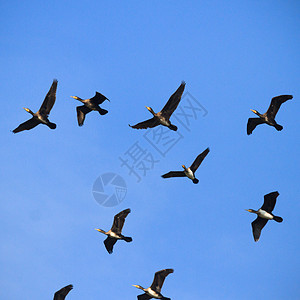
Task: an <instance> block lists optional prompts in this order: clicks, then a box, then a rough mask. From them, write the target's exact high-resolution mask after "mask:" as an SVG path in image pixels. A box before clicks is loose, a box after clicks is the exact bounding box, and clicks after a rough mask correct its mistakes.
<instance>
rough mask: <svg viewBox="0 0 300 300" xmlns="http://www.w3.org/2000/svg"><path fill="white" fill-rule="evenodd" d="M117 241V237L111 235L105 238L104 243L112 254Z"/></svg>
mask: <svg viewBox="0 0 300 300" xmlns="http://www.w3.org/2000/svg"><path fill="white" fill-rule="evenodd" d="M116 242H117V239H115V238H112V237H110V236H108V237H107V238H106V239H105V240H104V245H105V248H106V250H107V252H108V253H109V254H112V253H113V247H114V244H115V243H116Z"/></svg>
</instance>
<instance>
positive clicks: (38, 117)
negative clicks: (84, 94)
mask: <svg viewBox="0 0 300 300" xmlns="http://www.w3.org/2000/svg"><path fill="white" fill-rule="evenodd" d="M56 89H57V80H56V79H54V80H53V83H52V85H51V87H50V90H49V92H48V94H47V95H46V98H45V100H44V102H43V103H42V106H41V107H40V109H39V110H38V111H37V112H36V113H33V112H32V111H31V110H30V109H29V108H24V109H25V110H26V111H27V112H28V113H30V114H31V115H32V118H31V119H29V120H28V121H26V122H24V123H22V124H20V125H19V126H18V127H17V128H16V129H14V130H13V131H12V132H13V133H17V132H20V131H23V130H30V129H32V128H34V127H35V126H37V125H39V124H44V125H47V126H48V127H49V128H51V129H55V128H56V124H54V123H51V122H50V121H49V120H48V116H49V114H50V111H51V109H52V107H53V105H54V103H55V99H56Z"/></svg>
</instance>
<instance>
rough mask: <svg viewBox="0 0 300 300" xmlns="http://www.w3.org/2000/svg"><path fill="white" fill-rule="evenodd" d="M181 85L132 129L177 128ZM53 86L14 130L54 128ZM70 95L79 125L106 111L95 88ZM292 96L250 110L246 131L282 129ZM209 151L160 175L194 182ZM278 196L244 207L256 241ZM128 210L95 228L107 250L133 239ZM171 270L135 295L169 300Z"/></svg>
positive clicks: (61, 294)
mask: <svg viewBox="0 0 300 300" xmlns="http://www.w3.org/2000/svg"><path fill="white" fill-rule="evenodd" d="M184 88H185V82H182V83H181V84H180V86H179V87H178V89H177V90H176V91H175V93H174V94H173V95H172V96H171V97H170V98H169V100H168V102H167V103H166V104H165V106H164V107H163V108H162V110H161V111H160V112H158V113H155V112H154V111H153V109H152V108H151V107H148V106H146V108H147V109H148V110H149V112H150V113H151V114H152V115H153V117H152V118H151V119H148V120H146V121H143V122H140V123H137V124H136V125H133V126H131V125H129V126H130V127H131V128H135V129H147V128H153V127H156V126H158V125H163V126H166V127H168V128H169V129H170V130H173V131H176V130H177V126H175V125H173V124H172V123H171V121H170V117H171V115H172V114H173V112H174V111H175V110H176V108H177V106H178V104H179V102H180V100H181V97H182V94H183V91H184ZM56 89H57V80H56V79H54V80H53V83H52V85H51V87H50V90H49V92H48V93H47V95H46V97H45V99H44V101H43V103H42V105H41V107H40V109H39V110H38V111H37V112H36V113H33V112H32V111H31V110H30V109H29V108H24V109H25V110H26V111H27V112H28V113H30V114H31V115H32V118H31V119H29V120H27V121H25V122H24V123H22V124H20V125H19V126H18V127H17V128H16V129H14V130H13V133H17V132H21V131H24V130H30V129H32V128H34V127H36V126H37V125H39V124H44V125H46V126H48V127H49V128H51V129H55V128H56V124H54V123H52V122H50V121H49V119H48V117H49V114H50V111H51V109H52V107H53V105H54V103H55V100H56ZM71 97H72V98H74V99H76V100H78V101H80V102H81V103H82V104H83V105H81V106H78V107H77V108H76V111H77V120H78V125H79V126H82V125H83V123H84V120H85V116H86V114H88V113H89V112H91V111H98V112H99V114H100V115H105V114H107V113H108V111H107V110H105V109H103V108H101V107H100V106H99V105H100V104H102V103H103V102H104V101H105V100H108V101H109V99H108V98H106V97H105V96H104V95H102V94H100V93H98V92H96V94H95V96H94V97H92V98H90V99H85V100H83V99H81V98H79V97H77V96H71ZM292 98H293V96H291V95H281V96H277V97H274V98H272V100H271V104H270V106H269V108H268V110H267V111H266V112H265V113H264V114H260V113H259V112H258V111H256V110H251V111H252V112H253V113H255V114H256V115H257V116H258V117H257V118H249V119H248V123H247V134H248V135H250V134H252V132H253V130H254V129H255V128H256V126H257V125H260V124H263V123H265V124H268V125H270V126H273V127H275V128H276V130H278V131H280V130H282V129H283V127H282V126H281V125H279V124H277V122H276V121H275V116H276V114H277V112H278V110H279V108H280V106H281V104H282V103H284V102H286V101H287V100H290V99H292ZM208 153H209V148H207V149H205V150H204V151H203V152H202V153H200V154H199V155H198V156H197V157H196V159H195V160H194V162H193V163H192V164H191V166H190V167H188V168H187V167H186V166H185V165H182V168H183V170H182V171H170V172H168V173H166V174H164V175H162V177H163V178H172V177H188V178H189V179H191V180H192V182H193V183H194V184H197V183H198V182H199V180H198V179H197V178H196V177H195V172H196V170H197V169H198V168H199V166H200V165H201V163H202V162H203V160H204V158H205V157H206V156H207V154H208ZM278 196H279V193H278V192H277V191H275V192H272V193H269V194H267V195H265V196H264V203H263V205H262V207H261V208H260V209H258V210H254V209H247V210H246V211H248V212H250V213H255V214H256V215H257V218H256V219H255V220H254V221H253V222H252V223H251V225H252V233H253V237H254V240H255V242H257V241H258V240H259V238H260V235H261V231H262V229H263V228H264V226H265V225H266V224H267V222H268V221H269V220H274V221H276V222H282V221H283V219H282V218H281V217H278V216H275V215H273V214H272V211H273V209H274V207H275V204H276V199H277V197H278ZM129 213H130V209H129V208H128V209H125V210H123V211H121V212H119V213H118V214H116V215H115V216H114V221H113V225H112V227H111V229H110V230H108V231H104V230H102V229H96V230H97V231H99V232H101V233H103V234H105V235H106V236H107V238H106V239H105V240H104V245H105V248H106V250H107V252H108V253H109V254H111V253H112V252H113V247H114V245H115V243H116V242H117V241H118V240H124V241H125V242H131V241H132V238H131V237H127V236H124V235H122V229H123V226H124V223H125V218H126V217H127V216H128V214H129ZM173 272H174V270H173V269H164V270H161V271H158V272H156V273H155V275H154V280H153V282H152V284H151V286H150V287H148V288H143V287H142V286H140V285H134V287H136V288H138V289H141V290H142V291H143V292H144V293H143V294H141V295H138V296H137V299H138V300H148V299H151V298H155V299H163V300H170V298H166V297H164V296H163V295H162V294H161V288H162V285H163V283H164V280H165V278H166V277H167V276H168V275H169V274H171V273H173ZM72 288H73V286H72V285H68V286H65V287H63V288H62V289H60V290H59V291H57V292H56V293H55V294H54V300H64V299H65V297H66V296H67V294H68V293H69V292H70V291H71V290H72Z"/></svg>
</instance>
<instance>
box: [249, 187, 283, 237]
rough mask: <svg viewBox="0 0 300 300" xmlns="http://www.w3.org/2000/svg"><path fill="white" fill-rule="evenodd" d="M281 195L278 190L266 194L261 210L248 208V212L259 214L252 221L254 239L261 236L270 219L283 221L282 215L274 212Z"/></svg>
mask: <svg viewBox="0 0 300 300" xmlns="http://www.w3.org/2000/svg"><path fill="white" fill-rule="evenodd" d="M278 196H279V193H278V192H272V193H269V194H267V195H265V196H264V204H263V206H262V207H261V208H260V209H259V210H254V209H246V210H247V211H248V212H251V213H254V214H257V218H256V219H255V220H254V221H253V222H252V223H251V226H252V232H253V237H254V241H255V242H257V241H258V240H259V238H260V234H261V230H262V229H263V228H264V226H265V225H266V224H267V222H268V221H269V220H274V221H276V222H279V223H280V222H282V221H283V219H282V218H281V217H278V216H275V215H273V214H272V211H273V209H274V207H275V204H276V199H277V197H278Z"/></svg>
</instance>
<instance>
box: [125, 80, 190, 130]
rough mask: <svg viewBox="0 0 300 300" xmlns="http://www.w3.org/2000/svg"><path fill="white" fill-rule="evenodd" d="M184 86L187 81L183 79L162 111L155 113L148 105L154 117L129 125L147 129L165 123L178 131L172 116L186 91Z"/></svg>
mask: <svg viewBox="0 0 300 300" xmlns="http://www.w3.org/2000/svg"><path fill="white" fill-rule="evenodd" d="M184 88H185V82H184V81H183V82H182V83H181V85H180V86H179V88H178V89H177V90H176V92H175V93H174V94H173V95H172V96H171V97H170V99H169V100H168V102H167V103H166V105H165V106H164V107H163V109H162V110H161V111H160V112H158V113H155V112H154V111H153V109H152V108H151V107H148V106H146V108H147V109H148V110H149V111H150V112H151V114H152V115H153V118H151V119H148V120H146V121H143V122H140V123H138V124H136V125H133V126H131V125H129V126H130V127H131V128H135V129H147V128H153V127H156V126H158V125H163V126H166V127H168V128H169V129H171V130H173V131H176V130H177V127H176V126H175V125H173V124H172V123H171V121H170V117H171V115H172V113H173V112H174V111H175V109H176V108H177V106H178V104H179V102H180V100H181V96H182V93H183V91H184Z"/></svg>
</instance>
